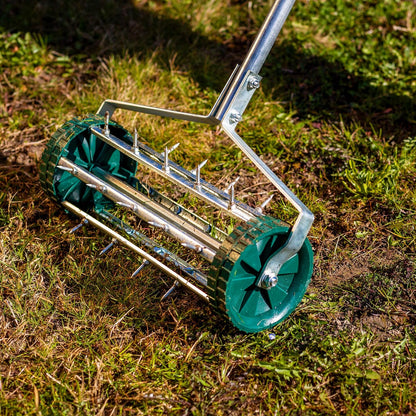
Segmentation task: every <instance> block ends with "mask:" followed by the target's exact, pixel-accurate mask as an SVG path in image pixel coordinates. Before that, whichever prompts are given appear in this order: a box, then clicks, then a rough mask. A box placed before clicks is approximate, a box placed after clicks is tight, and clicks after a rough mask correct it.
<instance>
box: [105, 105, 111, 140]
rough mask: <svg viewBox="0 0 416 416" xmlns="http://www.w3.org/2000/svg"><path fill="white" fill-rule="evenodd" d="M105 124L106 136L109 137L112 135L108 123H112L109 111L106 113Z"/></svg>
mask: <svg viewBox="0 0 416 416" xmlns="http://www.w3.org/2000/svg"><path fill="white" fill-rule="evenodd" d="M104 122H105V125H104V134H105V135H106V136H107V137H108V136H109V135H110V128H109V127H108V123H109V122H110V113H109V112H108V111H106V112H105V115H104Z"/></svg>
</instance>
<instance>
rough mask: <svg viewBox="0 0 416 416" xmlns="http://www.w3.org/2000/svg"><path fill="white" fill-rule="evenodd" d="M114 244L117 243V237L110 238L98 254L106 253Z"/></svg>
mask: <svg viewBox="0 0 416 416" xmlns="http://www.w3.org/2000/svg"><path fill="white" fill-rule="evenodd" d="M115 244H117V239H115V238H113V239H112V240H111V243H110V244H109V245H108V246H106V247H104V248H103V249H102V250H101V251H100V254H99V255H100V256H102V255H103V254H105V253H107V251H108V250H110V249H111V248H113V247H114V245H115Z"/></svg>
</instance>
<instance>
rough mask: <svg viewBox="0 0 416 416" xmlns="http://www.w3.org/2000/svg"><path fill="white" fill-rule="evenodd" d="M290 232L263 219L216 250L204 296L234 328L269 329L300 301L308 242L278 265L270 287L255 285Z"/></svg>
mask: <svg viewBox="0 0 416 416" xmlns="http://www.w3.org/2000/svg"><path fill="white" fill-rule="evenodd" d="M289 234H290V227H289V226H287V225H286V224H284V223H283V222H281V221H279V220H275V219H274V218H271V217H266V216H264V217H260V218H256V219H255V220H253V221H250V222H248V223H245V224H242V225H241V226H239V227H237V228H236V229H235V230H234V231H233V233H232V234H231V235H230V236H228V238H227V239H226V240H225V242H224V243H223V245H222V247H221V248H220V250H219V251H218V253H217V255H216V257H215V259H214V261H213V265H212V267H211V270H210V273H209V279H208V288H209V295H210V297H211V298H212V303H213V304H214V305H215V306H216V307H217V309H218V310H219V311H220V312H221V313H222V314H223V315H225V316H226V317H228V319H229V320H230V321H231V322H232V323H233V324H234V325H235V326H236V327H237V328H238V329H240V330H242V331H245V332H259V331H263V330H266V329H269V328H272V327H273V326H275V325H276V324H278V323H279V322H281V321H282V320H284V319H285V318H287V317H288V316H289V315H290V313H292V311H293V310H294V309H295V308H296V306H297V305H298V304H299V302H300V301H301V300H302V298H303V295H304V294H305V292H306V289H307V287H308V285H309V283H310V280H311V275H312V270H313V253H312V248H311V245H310V243H309V241H308V240H306V241H305V242H304V244H303V246H302V248H301V249H300V250H299V252H298V253H297V254H296V255H295V256H294V257H292V258H291V259H290V260H288V261H287V262H286V263H285V264H284V265H283V266H282V267H281V269H280V270H279V273H278V275H277V284H276V285H275V286H273V287H271V288H269V289H264V288H261V287H258V285H257V283H258V281H259V279H260V276H261V274H262V271H263V270H264V267H265V265H266V263H267V261H268V260H269V259H270V258H271V257H272V256H273V255H274V254H276V253H277V252H278V251H279V250H280V249H281V248H282V247H283V246H284V244H285V243H286V241H287V239H288V237H289Z"/></svg>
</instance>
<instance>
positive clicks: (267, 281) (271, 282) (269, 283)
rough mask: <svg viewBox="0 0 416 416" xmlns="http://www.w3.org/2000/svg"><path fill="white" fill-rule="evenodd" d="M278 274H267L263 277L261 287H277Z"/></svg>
mask: <svg viewBox="0 0 416 416" xmlns="http://www.w3.org/2000/svg"><path fill="white" fill-rule="evenodd" d="M277 281H278V279H277V276H276V275H274V274H267V275H266V276H264V277H263V279H262V281H261V287H262V288H263V289H267V290H269V289H271V288H273V287H275V286H276V285H277Z"/></svg>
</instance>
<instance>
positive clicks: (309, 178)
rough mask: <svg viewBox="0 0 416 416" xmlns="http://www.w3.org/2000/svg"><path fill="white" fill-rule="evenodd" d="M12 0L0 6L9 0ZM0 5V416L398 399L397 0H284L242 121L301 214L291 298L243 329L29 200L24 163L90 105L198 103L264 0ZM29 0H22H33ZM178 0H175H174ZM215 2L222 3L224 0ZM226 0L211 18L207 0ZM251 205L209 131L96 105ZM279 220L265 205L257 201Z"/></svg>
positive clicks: (415, 81) (407, 34)
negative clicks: (300, 284) (274, 318)
mask: <svg viewBox="0 0 416 416" xmlns="http://www.w3.org/2000/svg"><path fill="white" fill-rule="evenodd" d="M15 3H16V2H15ZM15 3H12V2H9V3H7V4H6V5H4V7H3V9H2V14H1V16H0V28H1V31H0V68H1V75H0V95H1V97H2V100H1V101H0V161H1V162H0V242H1V244H0V264H1V267H0V302H1V305H2V307H1V308H0V340H1V347H0V413H1V414H2V415H3V414H4V415H16V414H42V415H43V414H45V415H48V414H59V415H60V414H97V415H112V414H114V415H115V414H130V413H131V414H181V415H182V414H194V415H211V414H219V415H220V414H231V415H232V414H261V415H268V414H308V415H324V414H328V415H334V414H338V415H363V414H368V415H410V414H415V413H416V388H415V385H416V380H415V376H414V374H415V371H416V368H415V367H416V354H415V351H416V333H415V327H416V326H415V325H416V259H415V248H416V238H415V236H416V186H415V185H416V184H415V177H416V163H415V154H416V111H415V110H416V106H415V98H414V97H415V96H416V76H415V69H416V55H415V51H416V28H415V25H414V20H415V16H416V6H415V3H414V2H413V1H400V2H399V1H396V0H387V1H385V2H375V1H367V2H359V3H357V2H353V1H349V0H326V1H321V0H315V1H306V0H299V1H298V2H297V3H296V5H295V7H294V9H293V11H292V13H291V15H290V17H289V19H288V21H287V22H286V24H285V26H284V28H283V31H282V34H281V36H280V37H279V39H278V42H277V44H276V45H275V47H274V49H273V51H272V53H271V55H270V56H269V59H268V60H267V62H266V65H265V67H264V69H263V71H262V75H263V76H264V80H263V82H262V87H261V89H260V90H259V91H258V92H256V94H255V96H254V98H253V100H252V102H251V104H250V106H249V107H248V109H247V112H246V113H245V119H244V122H243V123H241V126H240V130H241V134H242V136H243V137H244V138H245V139H246V140H247V142H248V143H249V144H250V145H251V146H252V147H253V148H254V149H255V150H256V151H257V152H258V153H260V154H261V155H262V158H263V160H265V161H266V162H267V163H268V165H269V166H270V167H271V168H272V169H273V170H274V171H275V172H276V173H277V174H278V175H279V177H281V178H282V179H283V180H284V181H285V182H286V183H287V184H288V185H289V187H290V188H291V189H293V190H294V191H295V192H296V193H297V194H298V195H299V196H300V197H301V199H302V200H303V201H304V202H305V203H306V205H307V206H309V207H310V209H311V210H312V211H313V212H314V213H315V215H316V221H315V223H314V226H313V228H312V231H311V233H310V240H311V242H312V245H313V248H314V252H315V267H314V275H313V278H312V283H311V285H310V287H309V289H308V292H307V295H306V296H305V298H304V299H303V301H302V303H301V304H300V305H299V307H298V308H297V310H296V311H295V312H294V313H293V314H292V315H291V316H290V317H289V318H288V319H287V320H286V321H285V322H283V323H282V324H280V325H279V326H277V327H276V328H274V330H273V331H268V332H266V333H260V334H257V335H245V334H242V333H240V332H238V331H237V330H235V329H234V328H233V327H232V326H231V325H229V324H228V323H227V322H225V320H224V319H223V318H221V317H219V316H217V315H216V314H215V313H214V312H213V311H212V309H211V308H209V307H208V306H207V305H205V304H201V302H200V301H199V300H198V299H197V298H196V296H194V295H192V294H191V293H189V292H187V291H185V290H183V291H180V292H178V293H177V294H176V295H175V296H174V297H172V298H170V299H169V300H168V301H167V302H164V303H160V302H159V298H160V296H161V294H163V293H164V292H165V291H166V290H167V288H168V287H169V286H170V285H171V282H170V279H168V278H167V277H165V276H163V275H161V274H160V273H159V272H158V271H157V270H153V269H147V270H149V271H148V273H146V274H143V275H142V276H141V277H140V279H131V278H130V277H129V276H130V274H131V272H132V271H133V270H134V269H135V268H136V267H137V266H138V264H139V263H140V259H137V258H135V256H134V255H133V254H132V253H129V252H126V251H123V250H122V249H121V248H116V249H114V250H113V251H112V252H111V254H110V255H108V256H106V257H104V258H99V257H98V253H99V250H101V248H102V247H104V246H105V245H106V244H107V243H108V239H107V238H106V237H105V236H103V235H102V234H101V233H98V232H97V231H95V230H93V229H91V228H86V229H84V230H82V231H81V232H79V233H78V234H77V235H76V236H73V235H69V234H68V233H67V230H69V229H70V228H72V227H73V226H74V224H75V222H74V219H73V218H71V217H69V216H67V215H66V214H65V213H64V212H63V210H62V209H60V208H59V207H58V206H57V205H56V204H54V203H53V202H51V201H49V200H48V199H47V198H45V194H44V193H43V191H42V189H41V187H40V185H39V180H38V166H39V159H40V155H41V153H42V151H43V149H44V147H45V145H46V142H47V140H48V139H49V137H50V136H51V134H52V133H53V132H54V131H55V130H56V128H57V127H58V126H60V125H61V124H63V123H64V122H65V121H66V120H68V119H69V118H71V117H73V116H83V115H85V114H87V113H89V112H95V111H96V110H97V108H98V107H99V105H100V103H101V101H102V100H103V99H104V98H115V99H120V100H126V101H133V102H139V103H143V104H148V105H154V106H160V107H167V108H173V109H177V110H183V111H190V112H196V113H207V112H208V111H209V109H210V107H211V106H212V104H213V103H214V101H215V99H216V96H217V94H218V92H219V91H220V89H221V88H222V85H223V84H224V82H225V81H226V79H227V77H228V75H229V74H230V73H231V71H232V70H233V68H234V66H235V64H236V63H238V62H240V61H241V59H242V57H243V56H244V53H245V51H246V50H247V48H248V46H249V44H250V43H251V40H252V38H253V36H254V34H255V32H256V30H257V29H258V27H259V25H260V24H261V22H262V20H263V18H264V17H265V14H266V13H267V6H268V3H269V2H265V1H261V2H244V1H242V2H236V1H227V2H220V1H218V0H209V1H207V0H200V1H195V2H184V1H181V2H179V1H176V0H170V1H165V2H162V1H151V2H145V1H133V0H132V1H125V2H117V4H116V3H115V2H113V1H112V0H106V1H104V2H95V1H91V2H87V3H85V2H83V3H81V2H77V1H74V2H71V3H70V4H67V2H65V4H64V2H63V1H61V0H56V1H55V2H53V3H52V2H50V1H43V2H41V3H37V2H28V3H27V4H17V3H16V4H15ZM32 3H33V4H32ZM184 5H185V7H184ZM225 7H226V9H225ZM225 10H226V12H225ZM115 118H116V119H117V121H118V122H120V123H121V124H122V125H123V126H124V127H126V128H128V129H133V128H134V127H138V128H139V131H140V135H141V136H142V137H144V138H145V140H146V141H147V143H148V144H150V145H151V146H152V147H153V148H155V149H156V150H162V149H163V147H164V146H165V145H166V144H169V145H172V144H174V143H176V142H180V143H181V147H180V149H178V150H177V151H176V152H175V158H176V159H175V160H176V161H177V162H178V163H181V164H183V165H184V166H186V167H187V168H189V169H192V168H194V167H195V165H196V164H197V163H198V162H200V161H202V160H204V159H205V158H208V159H209V162H208V163H207V165H206V166H205V167H204V172H203V175H204V178H207V179H209V180H210V181H211V182H213V183H215V184H217V185H218V186H221V187H225V186H226V185H227V184H228V183H229V182H230V181H231V179H232V178H235V177H236V176H238V175H239V176H241V180H240V182H239V185H238V188H237V195H238V196H239V197H242V198H244V199H245V200H247V202H248V203H250V204H253V205H258V204H259V203H261V202H262V201H263V200H265V199H266V198H267V196H268V195H269V193H270V192H271V191H272V190H273V189H272V187H271V186H269V185H268V184H267V183H265V182H266V181H265V180H263V179H262V178H261V177H258V175H257V173H256V171H255V170H253V168H252V166H251V165H250V163H248V162H247V161H246V160H245V159H244V157H243V156H242V155H241V152H239V151H238V149H236V148H235V147H233V146H232V145H231V143H230V142H229V141H228V140H227V139H226V138H225V137H224V135H222V134H221V133H220V132H219V131H217V130H215V129H214V130H212V129H209V128H205V127H201V126H197V125H195V124H192V123H182V122H176V121H171V120H155V119H154V118H152V117H147V116H144V117H142V116H140V117H139V116H137V115H134V114H129V113H122V112H119V113H116V114H115ZM267 212H268V213H269V214H271V215H273V216H276V217H279V218H283V219H285V220H287V221H291V220H292V219H293V218H294V212H293V209H292V208H291V207H290V206H288V204H286V203H285V202H284V201H283V200H282V199H281V198H278V197H276V198H275V199H274V200H273V202H272V203H271V205H270V207H269V208H268V211H267Z"/></svg>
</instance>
